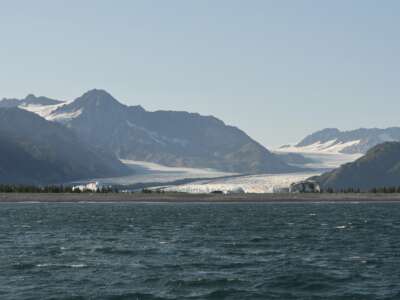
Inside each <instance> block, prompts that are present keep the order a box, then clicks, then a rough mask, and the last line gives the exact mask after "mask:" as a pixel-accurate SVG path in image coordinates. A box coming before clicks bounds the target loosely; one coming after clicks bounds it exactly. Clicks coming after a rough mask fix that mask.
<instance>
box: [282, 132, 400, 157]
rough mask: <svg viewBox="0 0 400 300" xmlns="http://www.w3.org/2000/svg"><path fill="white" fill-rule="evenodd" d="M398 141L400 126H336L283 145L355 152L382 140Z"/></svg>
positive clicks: (304, 150)
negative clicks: (382, 127) (352, 127)
mask: <svg viewBox="0 0 400 300" xmlns="http://www.w3.org/2000/svg"><path fill="white" fill-rule="evenodd" d="M390 141H400V127H391V128H386V129H379V128H360V129H356V130H350V131H340V130H339V129H336V128H326V129H323V130H320V131H317V132H315V133H313V134H311V135H309V136H307V137H305V138H304V139H303V140H302V141H300V142H299V143H298V144H297V145H295V146H293V147H291V146H288V145H286V146H283V147H282V149H285V148H290V149H292V150H293V151H300V152H307V151H309V152H313V151H319V152H327V153H329V152H331V153H344V154H356V153H362V154H365V153H367V151H368V150H370V149H371V148H372V147H374V146H376V145H379V144H382V143H384V142H390Z"/></svg>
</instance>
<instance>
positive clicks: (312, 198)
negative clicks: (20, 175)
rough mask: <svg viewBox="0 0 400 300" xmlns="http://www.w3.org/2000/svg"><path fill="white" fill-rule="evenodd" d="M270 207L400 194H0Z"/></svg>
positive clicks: (5, 197) (392, 198)
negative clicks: (273, 204)
mask: <svg viewBox="0 0 400 300" xmlns="http://www.w3.org/2000/svg"><path fill="white" fill-rule="evenodd" d="M32 202H43V203H85V202H86V203H87V202H93V203H106V202H108V203H114V202H115V203H118V202H132V203H135V202H136V203H140V202H154V203H156V202H161V203H196V202H197V203H246V202H248V203H263V202H265V203H268V202H277V203H279V202H282V203H285V202H289V203H290V202H292V203H302V202H305V203H307V202H308V203H309V202H400V194H370V193H365V194H364V193H360V194H356V193H354V194H351V193H347V194H236V195H218V194H217V195H216V194H184V193H164V194H158V193H152V194H144V193H133V194H124V193H108V194H101V193H77V194H75V193H60V194H58V193H0V203H32Z"/></svg>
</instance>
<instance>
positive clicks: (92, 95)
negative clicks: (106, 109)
mask: <svg viewBox="0 0 400 300" xmlns="http://www.w3.org/2000/svg"><path fill="white" fill-rule="evenodd" d="M76 101H78V102H80V103H87V104H91V105H96V106H100V105H104V104H118V105H122V104H121V103H120V102H119V101H118V100H116V99H115V98H114V97H113V96H112V95H111V94H110V93H108V92H107V91H105V90H102V89H92V90H89V91H87V92H86V93H84V94H83V95H82V96H81V97H79V98H78V99H77V100H76Z"/></svg>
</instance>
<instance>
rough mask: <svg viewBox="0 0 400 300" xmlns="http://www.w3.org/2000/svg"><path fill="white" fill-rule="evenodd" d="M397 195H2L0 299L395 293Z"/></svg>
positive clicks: (399, 237)
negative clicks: (107, 200) (146, 199)
mask: <svg viewBox="0 0 400 300" xmlns="http://www.w3.org/2000/svg"><path fill="white" fill-rule="evenodd" d="M399 230H400V204H390V203H386V204H374V203H365V204H326V203H325V204H271V203H265V204H250V203H249V204H145V203H142V204H123V203H115V204H83V203H82V204H65V203H64V204H44V203H42V204H1V205H0V259H1V260H0V299H400V231H399Z"/></svg>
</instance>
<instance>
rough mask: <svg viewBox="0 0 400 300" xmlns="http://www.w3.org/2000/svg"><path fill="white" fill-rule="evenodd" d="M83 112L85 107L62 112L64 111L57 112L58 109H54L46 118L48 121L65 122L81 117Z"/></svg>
mask: <svg viewBox="0 0 400 300" xmlns="http://www.w3.org/2000/svg"><path fill="white" fill-rule="evenodd" d="M82 112H83V108H81V109H78V110H75V111H71V112H62V113H57V112H56V111H53V112H52V113H51V114H50V115H48V116H47V117H46V119H47V120H48V121H57V122H65V121H69V120H71V119H74V118H77V117H79V116H80V115H81V114H82Z"/></svg>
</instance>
